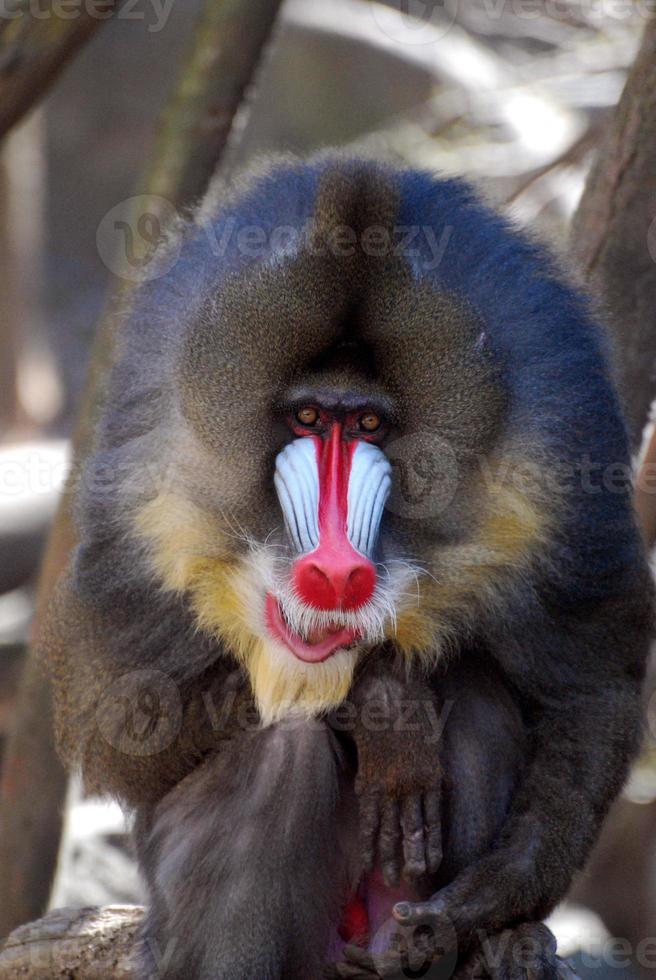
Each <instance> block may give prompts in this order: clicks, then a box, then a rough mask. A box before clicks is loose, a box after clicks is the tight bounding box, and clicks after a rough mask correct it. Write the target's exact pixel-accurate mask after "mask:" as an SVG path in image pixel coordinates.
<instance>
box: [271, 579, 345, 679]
mask: <svg viewBox="0 0 656 980" xmlns="http://www.w3.org/2000/svg"><path fill="white" fill-rule="evenodd" d="M266 624H267V627H268V629H269V631H270V632H271V633H272V634H273V636H275V638H276V639H277V640H279V641H281V642H282V643H284V644H285V646H286V647H287V648H288V649H289V650H291V652H292V653H293V654H294V656H295V657H297V658H298V659H299V660H302V661H304V662H305V663H307V664H320V663H322V661H324V660H327V659H328V657H330V656H332V654H333V653H336V652H337V650H344V649H345V648H346V647H350V646H352V644H353V643H355V642H356V641H357V640H359V639H360V636H361V634H360V632H359V631H358V630H356V629H350V628H349V627H346V626H342V625H341V624H338V623H335V624H333V625H331V624H329V625H327V626H322V627H320V628H314V629H312V630H311V631H310V633H309V634H308V635H307V636H305V637H302V636H300V635H299V634H298V633H296V632H294V630H293V629H292V628H291V626H290V624H289V623H288V621H287V619H286V617H285V613H284V610H283V608H282V607H281V605H280V603H279V602H278V600H277V599H276V597H275V596H274V595H272V594H271V593H270V592H269V593H268V594H267V597H266Z"/></svg>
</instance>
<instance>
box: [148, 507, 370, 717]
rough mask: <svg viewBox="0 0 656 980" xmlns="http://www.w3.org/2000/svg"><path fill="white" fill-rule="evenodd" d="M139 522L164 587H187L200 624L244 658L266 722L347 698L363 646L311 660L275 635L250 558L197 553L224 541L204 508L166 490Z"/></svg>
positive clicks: (332, 705) (317, 709)
mask: <svg viewBox="0 0 656 980" xmlns="http://www.w3.org/2000/svg"><path fill="white" fill-rule="evenodd" d="M136 526H137V530H138V533H139V536H140V537H141V538H142V539H145V540H146V541H148V543H149V545H150V546H151V556H152V561H153V564H154V568H155V571H156V573H157V574H158V576H159V577H160V578H161V580H162V582H163V584H164V586H165V588H168V589H172V590H173V591H176V592H185V593H187V595H188V596H189V598H190V601H191V604H192V607H193V609H194V612H195V614H196V617H197V620H198V625H199V626H200V627H201V628H202V629H204V630H205V631H206V632H208V633H210V634H211V635H212V636H214V637H216V639H217V640H219V642H221V643H222V645H224V646H225V647H226V648H227V649H228V650H230V651H231V652H232V653H234V654H235V656H236V657H237V659H238V660H239V662H240V663H241V664H243V666H244V668H245V669H246V671H247V673H248V676H249V678H250V682H251V686H252V689H253V695H254V697H255V700H256V703H257V706H258V709H259V712H260V716H261V718H262V721H263V723H264V724H271V723H272V722H274V721H280V720H281V719H282V718H285V717H289V716H292V715H299V714H302V715H305V716H315V715H319V714H321V713H323V712H325V711H328V710H330V709H331V708H335V707H337V706H338V705H339V704H341V702H342V701H343V700H344V698H345V697H346V695H347V694H348V692H349V689H350V687H351V682H352V680H353V672H354V670H355V665H356V663H357V660H358V653H357V651H353V650H348V651H347V650H342V651H339V652H338V653H335V654H333V655H332V656H331V657H329V658H328V659H327V660H326V661H324V663H319V664H306V663H303V661H301V660H298V659H297V658H296V657H295V656H294V655H293V653H292V652H291V651H290V650H288V649H287V648H286V647H285V646H283V645H282V644H281V643H277V642H276V641H275V640H274V639H273V638H269V637H268V636H267V633H266V628H265V625H264V619H263V605H264V600H263V596H260V594H259V592H258V590H257V587H256V586H255V585H254V583H253V582H252V581H251V580H250V577H249V571H250V570H249V568H248V565H247V564H246V563H244V562H243V561H239V560H234V559H230V558H227V557H224V556H223V555H221V554H217V556H216V557H199V554H202V552H203V550H204V549H205V548H206V547H207V541H214V542H220V541H221V535H220V532H219V529H218V528H216V527H211V528H210V527H209V526H208V519H207V517H206V515H204V514H202V513H201V512H200V511H199V510H198V509H197V508H195V507H193V505H191V504H189V502H187V501H184V500H182V499H181V498H179V497H177V496H175V495H173V494H167V493H162V494H160V495H159V496H158V497H156V498H155V499H154V500H152V501H151V502H150V503H148V504H146V506H145V507H144V508H143V509H142V510H141V511H140V512H139V513H138V515H137V519H136ZM260 606H261V607H262V611H261V612H260V613H259V618H260V619H261V620H262V621H261V622H260V623H258V622H257V619H258V612H257V607H260ZM254 607H256V608H255V609H254Z"/></svg>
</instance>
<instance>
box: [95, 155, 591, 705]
mask: <svg viewBox="0 0 656 980" xmlns="http://www.w3.org/2000/svg"><path fill="white" fill-rule="evenodd" d="M281 229H282V231H281ZM445 229H446V232H448V234H447V235H446V238H447V242H446V249H445V251H444V255H443V256H442V258H441V260H440V262H439V264H438V266H437V267H434V262H433V261H432V260H433V259H434V254H433V253H434V250H431V249H429V246H430V245H431V242H435V241H439V240H440V238H441V237H442V238H443V237H444V234H445ZM413 230H414V231H415V232H418V237H419V241H417V234H415V236H414V238H413V237H412V232H413ZM429 232H430V235H429V234H428V233H429ZM210 233H211V234H210ZM495 235H496V236H497V237H499V236H500V237H501V239H502V240H503V239H504V236H506V237H507V239H508V240H509V242H511V243H512V245H513V248H514V249H515V252H517V253H518V254H517V255H515V252H513V250H512V249H510V250H507V254H505V253H504V252H503V249H502V250H501V254H502V258H503V262H505V267H500V266H499V265H498V262H499V261H501V260H499V253H498V252H497V253H495V254H496V260H495V261H496V262H497V266H496V267H491V266H490V264H489V263H487V265H486V262H487V255H486V249H487V250H488V251H489V242H490V240H491V237H494V236H495ZM486 236H487V237H486ZM490 236H491V237H490ZM179 247H180V255H179V258H178V260H177V262H176V263H175V264H174V265H173V267H172V269H171V270H170V271H168V272H166V274H164V275H163V276H161V277H160V278H159V279H157V280H154V281H153V282H151V283H148V284H146V285H145V286H144V287H143V288H142V289H141V291H140V294H139V296H138V298H137V301H136V303H135V306H134V308H133V310H132V312H131V314H130V316H129V317H128V318H127V320H126V323H125V325H124V337H123V345H122V349H121V352H120V354H119V357H118V360H117V365H116V367H115V369H114V372H113V376H112V379H111V381H110V392H109V396H108V402H107V407H106V409H105V413H104V419H103V421H102V423H101V436H100V441H99V449H98V453H97V455H96V464H97V463H98V459H100V458H103V459H104V461H105V463H108V462H111V463H112V465H113V466H114V467H115V468H116V467H118V469H119V471H120V473H121V474H126V475H122V476H121V478H120V480H119V487H118V491H117V493H116V494H115V495H114V496H113V497H112V501H111V506H110V507H109V508H107V507H105V509H104V510H102V513H101V509H99V505H98V502H97V501H96V502H95V504H94V501H93V499H90V500H88V501H87V514H90V513H92V512H93V514H95V517H93V519H89V518H87V519H86V523H87V526H88V525H89V524H92V523H93V521H94V520H95V521H96V522H98V521H100V522H101V523H103V525H104V528H105V532H104V533H105V537H104V539H103V540H106V539H107V538H109V537H112V535H113V537H114V539H116V537H117V532H116V528H117V526H119V525H120V528H121V535H120V540H121V542H122V547H123V553H124V552H125V542H126V540H127V541H129V542H130V548H132V549H133V550H132V552H131V554H132V559H131V561H132V562H133V563H134V565H135V567H136V566H137V565H139V563H142V564H145V565H146V566H147V569H148V575H149V576H150V577H151V579H152V580H153V582H154V584H155V586H156V588H157V589H158V590H162V591H164V592H165V593H166V594H171V595H177V596H180V597H184V602H185V607H186V608H187V609H189V610H190V611H191V615H192V617H193V622H194V625H195V628H197V629H199V630H200V631H202V632H203V634H204V635H206V636H208V637H210V638H211V639H212V641H214V642H215V643H216V645H217V649H219V650H221V651H224V652H227V653H228V654H230V655H233V656H235V657H236V658H238V660H239V661H240V662H241V663H242V664H243V665H244V667H245V669H246V670H247V672H248V674H249V677H250V680H251V684H252V687H253V691H254V693H255V696H256V700H257V703H258V705H259V709H260V713H261V715H262V718H263V720H264V721H265V722H270V721H272V720H275V719H277V718H280V717H282V716H284V715H285V714H287V713H289V712H304V713H309V714H313V713H318V712H322V711H324V710H326V709H328V708H331V707H333V706H335V705H338V704H339V703H340V702H341V701H342V700H343V698H344V697H345V695H346V694H347V692H348V690H349V687H350V685H351V682H352V679H353V675H354V671H355V669H356V666H357V664H358V662H359V661H360V660H361V659H362V658H363V657H364V656H366V655H368V654H370V653H371V652H372V651H375V650H376V649H377V648H378V647H380V646H381V645H383V644H386V645H388V646H389V647H390V648H392V649H396V650H398V651H399V652H400V653H401V654H402V655H406V656H407V657H413V656H414V657H420V658H423V659H426V660H431V661H432V660H434V659H435V657H437V656H438V655H439V654H440V652H441V651H442V650H443V649H444V646H445V644H446V643H448V642H449V640H450V637H451V636H452V635H453V634H454V633H455V632H457V631H458V630H462V629H464V628H466V626H467V623H468V622H470V621H471V620H472V619H473V618H474V617H475V616H482V615H483V614H484V612H485V610H486V609H489V608H490V607H491V606H492V605H495V604H496V607H497V608H498V606H499V604H500V603H503V601H505V600H504V597H507V596H509V595H511V594H513V593H516V592H517V591H518V590H521V589H522V588H524V587H525V585H526V582H527V580H529V579H530V575H529V573H528V569H529V567H530V566H531V563H532V562H534V561H535V560H536V556H538V557H539V555H540V554H541V553H542V552H543V551H544V547H543V545H544V541H545V538H546V537H547V536H548V534H549V528H550V526H551V524H552V523H553V513H554V512H555V510H556V509H557V508H556V506H555V505H554V504H553V502H552V501H550V500H548V499H547V497H546V495H545V492H544V488H543V487H542V486H541V485H538V484H539V482H540V481H537V482H536V481H534V485H531V486H528V487H527V486H521V485H520V486H519V487H518V486H516V485H514V484H513V482H512V480H510V479H509V475H510V476H512V474H513V473H514V471H515V467H516V466H517V464H518V463H523V462H526V461H527V460H529V461H534V462H538V463H541V462H543V460H544V458H545V453H546V454H547V455H548V453H549V451H550V445H552V444H553V442H554V439H553V438H552V434H551V433H550V431H549V427H550V426H551V428H552V429H554V427H555V429H558V432H559V433H560V432H561V431H565V430H566V429H567V426H568V425H571V420H570V421H563V420H562V419H561V418H556V414H555V409H554V406H553V404H552V400H551V393H552V392H551V389H550V387H549V384H550V382H549V376H550V375H551V376H553V377H556V375H557V374H558V372H559V371H560V370H561V368H562V359H561V348H562V338H563V330H562V328H561V325H560V314H559V310H558V309H556V308H551V307H552V306H554V304H556V305H557V304H558V303H560V305H561V308H563V307H565V306H568V307H569V308H570V313H569V314H568V315H569V316H570V320H571V317H575V316H581V317H582V316H583V315H584V314H583V313H582V312H579V313H577V312H576V311H574V312H572V310H573V309H574V308H573V306H572V303H573V300H572V296H573V294H572V293H571V291H568V288H567V287H565V286H560V285H559V284H558V282H557V280H556V279H554V277H553V276H552V274H551V272H550V271H549V270H548V271H547V272H545V271H544V257H543V256H542V255H535V254H533V251H532V246H531V245H530V244H529V243H526V242H524V241H523V239H521V238H520V237H519V236H518V235H517V233H516V232H514V231H512V230H510V229H509V228H508V227H507V226H506V225H505V223H504V222H503V221H502V219H500V218H498V216H496V215H493V214H492V213H491V212H489V211H488V210H487V209H486V208H484V207H483V206H482V205H480V204H479V203H478V202H477V201H476V200H475V198H473V197H472V195H471V193H470V192H469V190H468V189H467V188H465V187H464V185H461V184H459V183H457V182H440V181H435V180H433V179H432V178H430V177H428V176H426V175H423V174H422V175H417V174H412V173H411V172H408V173H404V172H398V171H394V170H392V169H391V168H387V167H384V166H381V165H379V164H375V163H368V162H362V161H343V160H340V159H335V158H331V157H320V158H318V159H317V160H316V161H315V162H313V163H311V164H302V163H291V164H290V163H285V164H283V165H278V166H274V167H272V168H271V169H270V170H269V171H268V172H266V173H265V174H264V175H260V176H259V177H258V178H257V179H255V180H254V181H253V182H252V183H251V184H250V185H248V186H247V187H246V189H245V190H241V189H240V191H239V192H238V193H237V194H236V195H235V196H233V197H232V198H230V199H228V200H227V201H223V202H222V203H221V204H220V206H219V205H217V206H216V207H214V208H212V207H208V206H206V207H205V208H204V209H203V211H202V212H201V214H200V216H199V217H198V218H197V220H196V221H195V223H193V225H190V226H189V227H188V228H186V229H184V230H183V231H182V232H181V245H180V246H179ZM504 255H505V258H504V257H503V256H504ZM427 270H428V271H427ZM538 272H539V275H538ZM540 276H542V277H543V278H544V282H550V283H552V284H554V285H553V287H552V288H553V289H554V290H559V289H560V290H561V293H559V294H558V297H555V294H553V295H552V294H549V296H547V295H546V294H545V295H544V296H539V295H537V294H536V292H535V291H533V292H531V290H530V289H528V288H527V286H526V282H524V281H523V280H522V277H524V279H530V278H531V277H533V278H535V279H536V280H537V279H538V278H539V277H540ZM540 281H542V279H540ZM554 297H555V298H554ZM550 317H551V318H552V319H553V321H554V323H557V324H558V327H557V329H556V327H554V326H553V325H551V324H550V323H547V321H548V320H549V318H550ZM531 324H533V326H531ZM595 343H597V342H595ZM586 344H589V338H588V335H587V333H586V334H585V336H584V342H583V341H582V342H581V343H580V344H579V347H580V348H581V349H579V350H578V352H577V353H576V356H577V357H578V358H579V360H581V359H582V358H583V359H584V358H585V349H584V348H585V345H586ZM550 345H551V349H550V350H547V353H546V356H545V348H550ZM568 354H570V355H571V346H570V349H569V351H568ZM590 356H594V358H598V357H599V353H598V350H597V348H596V346H595V347H594V352H591V355H590ZM531 372H532V373H531ZM550 413H551V414H550ZM577 424H578V427H579V430H581V428H584V429H585V428H586V426H587V422H585V421H582V420H581V418H579V419H578V420H577ZM593 424H594V422H593V421H592V422H591V425H593ZM582 436H583V438H584V437H585V433H583V434H582ZM558 438H560V436H558ZM564 444H565V443H564V440H562V439H561V440H560V451H561V454H562V452H563V451H564V450H563V445H564ZM409 447H411V448H409ZM412 447H414V448H412ZM417 447H419V448H418V449H417ZM567 451H569V450H567ZM408 453H410V455H412V453H415V455H416V454H417V453H418V455H419V457H420V461H419V465H418V466H416V467H415V469H416V470H418V471H419V473H421V469H422V461H423V462H425V461H426V457H427V458H428V460H429V462H435V457H438V459H437V462H438V464H439V462H440V459H439V457H440V456H444V458H445V459H448V461H449V463H450V465H451V467H452V470H453V473H452V474H451V476H452V477H453V478H452V479H451V480H450V490H449V493H448V494H447V496H446V498H445V499H444V500H442V501H441V502H440V505H439V507H431V506H428V507H427V508H424V509H423V510H422V509H421V508H419V510H418V509H417V508H416V507H414V506H413V505H412V502H410V504H408V499H409V498H411V497H412V492H413V491H412V481H413V479H415V478H416V476H417V474H416V472H413V466H412V465H410V466H409V467H407V466H405V463H406V462H407V460H406V458H405V457H406V456H407V454H408ZM411 462H412V461H411ZM431 472H432V471H431ZM162 474H165V475H164V476H162ZM434 477H435V474H434V473H433V475H432V476H431V475H430V473H429V476H428V479H429V482H430V479H433V478H434ZM99 515H100V516H99ZM117 515H118V516H117ZM95 538H96V539H97V538H98V533H97V531H96V534H95ZM89 547H90V546H89V544H87V552H88V553H90V552H89ZM96 553H97V549H96ZM116 553H117V552H116V549H114V551H113V552H112V554H114V555H116ZM125 566H126V562H125V559H123V560H122V562H121V567H122V568H123V569H124V572H125V574H126V575H130V574H132V572H131V570H129V569H128V570H127V571H125ZM107 574H108V573H107ZM114 574H115V575H116V574H117V573H116V572H114Z"/></svg>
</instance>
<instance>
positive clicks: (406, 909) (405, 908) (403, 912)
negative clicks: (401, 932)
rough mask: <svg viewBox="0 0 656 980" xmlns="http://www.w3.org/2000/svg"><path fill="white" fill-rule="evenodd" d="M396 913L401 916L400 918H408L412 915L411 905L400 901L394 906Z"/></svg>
mask: <svg viewBox="0 0 656 980" xmlns="http://www.w3.org/2000/svg"><path fill="white" fill-rule="evenodd" d="M394 914H395V915H397V916H398V917H399V919H407V918H408V916H409V915H410V906H409V905H408V903H407V902H399V903H398V905H395V906H394Z"/></svg>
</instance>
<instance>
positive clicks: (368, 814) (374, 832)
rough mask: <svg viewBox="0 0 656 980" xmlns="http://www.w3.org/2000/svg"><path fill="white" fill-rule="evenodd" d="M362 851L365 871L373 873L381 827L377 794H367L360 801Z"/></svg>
mask: <svg viewBox="0 0 656 980" xmlns="http://www.w3.org/2000/svg"><path fill="white" fill-rule="evenodd" d="M358 809H359V815H360V851H361V856H362V863H363V865H364V870H365V871H372V870H373V867H374V863H375V861H376V843H377V840H378V827H379V825H380V799H379V797H378V794H376V793H367V794H364V795H363V796H361V797H360V800H359V806H358Z"/></svg>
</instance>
